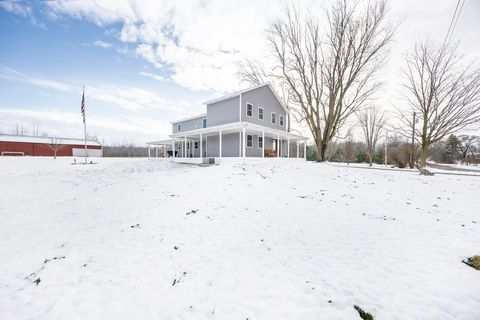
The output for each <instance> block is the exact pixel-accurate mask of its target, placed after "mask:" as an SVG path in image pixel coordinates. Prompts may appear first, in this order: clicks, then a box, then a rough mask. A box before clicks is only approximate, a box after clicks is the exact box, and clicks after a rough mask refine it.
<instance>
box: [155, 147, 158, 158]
mask: <svg viewBox="0 0 480 320" xmlns="http://www.w3.org/2000/svg"><path fill="white" fill-rule="evenodd" d="M155 158H158V147H155Z"/></svg>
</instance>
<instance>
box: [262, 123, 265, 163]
mask: <svg viewBox="0 0 480 320" xmlns="http://www.w3.org/2000/svg"><path fill="white" fill-rule="evenodd" d="M262 158H265V130H262Z"/></svg>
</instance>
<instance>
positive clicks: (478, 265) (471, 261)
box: [462, 256, 480, 270]
mask: <svg viewBox="0 0 480 320" xmlns="http://www.w3.org/2000/svg"><path fill="white" fill-rule="evenodd" d="M462 262H463V263H465V264H466V265H467V266H470V267H472V268H473V269H477V270H480V256H473V257H470V258H468V259H467V260H462Z"/></svg>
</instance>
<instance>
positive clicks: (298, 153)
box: [297, 140, 300, 158]
mask: <svg viewBox="0 0 480 320" xmlns="http://www.w3.org/2000/svg"><path fill="white" fill-rule="evenodd" d="M299 149H300V145H299V143H298V140H297V158H300V152H299V151H300V150H299Z"/></svg>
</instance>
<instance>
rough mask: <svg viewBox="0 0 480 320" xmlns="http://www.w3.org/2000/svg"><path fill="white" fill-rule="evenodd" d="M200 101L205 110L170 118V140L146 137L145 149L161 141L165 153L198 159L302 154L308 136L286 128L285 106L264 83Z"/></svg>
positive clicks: (179, 159) (155, 145) (297, 156)
mask: <svg viewBox="0 0 480 320" xmlns="http://www.w3.org/2000/svg"><path fill="white" fill-rule="evenodd" d="M204 104H205V105H206V109H207V112H206V113H204V114H200V115H197V116H193V117H189V118H185V119H181V120H178V121H173V122H171V124H172V134H171V135H170V137H171V140H166V141H157V142H150V143H148V146H149V155H150V148H151V147H155V148H158V147H161V148H162V149H163V155H164V156H169V157H172V158H174V159H175V160H176V161H184V162H198V163H201V162H204V159H205V158H222V157H259V158H263V157H283V158H304V157H305V155H306V141H307V138H306V137H304V136H301V135H298V134H293V133H290V132H288V130H287V128H288V124H287V121H288V116H287V114H288V109H287V108H286V107H285V106H284V104H283V103H282V101H281V100H280V99H279V97H278V96H277V94H276V93H275V91H274V89H273V88H272V86H271V85H270V84H269V83H267V84H262V85H258V86H255V87H252V88H248V89H245V90H242V91H239V92H235V93H232V94H229V95H226V96H222V97H219V98H216V99H213V100H210V101H207V102H205V103H204ZM157 150H158V149H157ZM157 155H158V152H157ZM217 161H218V160H217Z"/></svg>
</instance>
